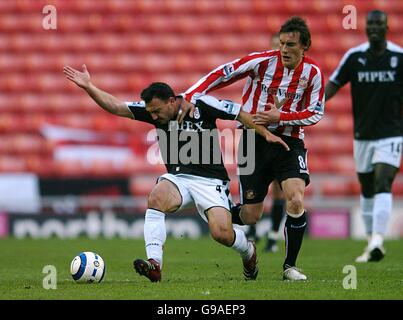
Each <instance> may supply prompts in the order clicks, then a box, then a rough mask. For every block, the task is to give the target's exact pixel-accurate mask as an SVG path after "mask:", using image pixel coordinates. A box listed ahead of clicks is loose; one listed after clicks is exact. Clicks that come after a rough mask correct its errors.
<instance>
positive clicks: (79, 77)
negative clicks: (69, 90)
mask: <svg viewBox="0 0 403 320" xmlns="http://www.w3.org/2000/svg"><path fill="white" fill-rule="evenodd" d="M82 68H83V71H82V72H81V71H78V70H76V69H74V68H72V67H69V66H65V67H64V68H63V73H64V75H65V76H66V78H67V79H69V80H70V81H72V82H74V83H75V84H76V85H78V86H79V87H81V88H83V89H87V88H88V87H89V85H90V79H91V76H90V73H89V72H88V70H87V66H86V65H85V64H83V65H82Z"/></svg>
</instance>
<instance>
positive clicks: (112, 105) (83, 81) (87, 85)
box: [63, 64, 133, 118]
mask: <svg viewBox="0 0 403 320" xmlns="http://www.w3.org/2000/svg"><path fill="white" fill-rule="evenodd" d="M82 68H83V70H82V72H81V71H78V70H76V69H74V68H72V67H69V66H65V67H64V68H63V73H64V75H65V76H66V78H67V79H69V80H70V81H72V82H74V83H75V84H76V85H77V86H79V87H80V88H82V89H84V90H85V91H86V92H87V93H88V95H89V96H90V97H91V98H92V99H93V100H94V101H95V102H96V103H97V104H98V105H99V106H100V107H101V108H102V109H104V110H106V111H108V112H110V113H112V114H115V115H117V116H120V117H127V118H133V114H132V113H131V112H130V110H129V109H128V108H127V106H126V104H125V103H124V102H123V101H120V100H119V99H117V98H116V97H114V96H112V95H111V94H109V93H107V92H105V91H103V90H101V89H99V88H97V87H96V86H95V85H94V84H93V83H92V82H91V75H90V73H89V72H88V70H87V67H86V65H85V64H83V65H82Z"/></svg>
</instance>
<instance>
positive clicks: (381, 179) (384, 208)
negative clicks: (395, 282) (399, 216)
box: [368, 163, 398, 261]
mask: <svg viewBox="0 0 403 320" xmlns="http://www.w3.org/2000/svg"><path fill="white" fill-rule="evenodd" d="M374 168H375V175H374V176H375V179H374V180H375V183H374V188H375V196H374V208H373V221H372V237H371V241H370V243H369V246H368V251H369V260H368V261H379V260H381V259H382V258H383V257H384V255H385V250H384V248H383V240H384V236H385V233H386V230H387V226H388V222H389V217H390V214H391V212H392V206H393V197H392V191H391V190H392V184H393V180H394V179H395V177H396V173H397V172H398V168H396V167H394V166H391V165H389V164H385V163H377V164H375V165H374Z"/></svg>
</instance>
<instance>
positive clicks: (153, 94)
mask: <svg viewBox="0 0 403 320" xmlns="http://www.w3.org/2000/svg"><path fill="white" fill-rule="evenodd" d="M170 97H175V93H174V91H173V90H172V88H171V87H170V86H169V85H167V84H166V83H164V82H153V83H152V84H150V85H149V86H148V87H147V88H145V89H144V90H143V91H141V99H142V100H144V101H145V103H150V101H151V100H152V99H153V98H158V99H161V100H162V101H167V100H168V99H169V98H170Z"/></svg>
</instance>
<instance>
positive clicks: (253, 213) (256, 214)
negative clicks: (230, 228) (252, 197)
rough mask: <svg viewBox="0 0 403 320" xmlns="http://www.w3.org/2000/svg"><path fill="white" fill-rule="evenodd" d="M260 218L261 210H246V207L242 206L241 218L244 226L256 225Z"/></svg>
mask: <svg viewBox="0 0 403 320" xmlns="http://www.w3.org/2000/svg"><path fill="white" fill-rule="evenodd" d="M261 216H262V212H261V210H257V208H248V207H247V206H242V209H241V218H242V221H243V222H244V223H245V224H247V225H252V224H256V223H257V222H258V221H259V220H260V218H261Z"/></svg>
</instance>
